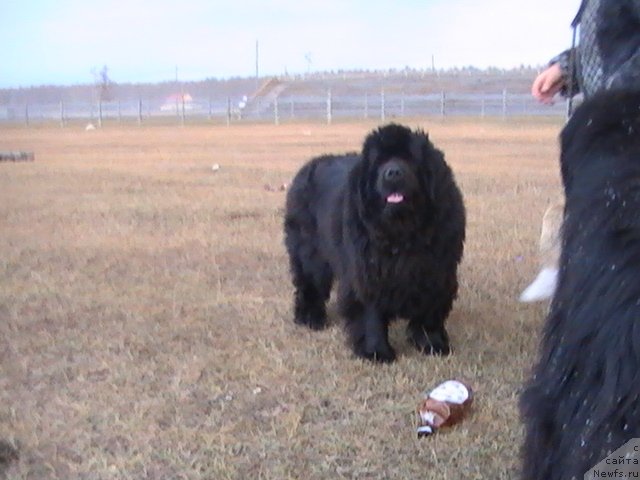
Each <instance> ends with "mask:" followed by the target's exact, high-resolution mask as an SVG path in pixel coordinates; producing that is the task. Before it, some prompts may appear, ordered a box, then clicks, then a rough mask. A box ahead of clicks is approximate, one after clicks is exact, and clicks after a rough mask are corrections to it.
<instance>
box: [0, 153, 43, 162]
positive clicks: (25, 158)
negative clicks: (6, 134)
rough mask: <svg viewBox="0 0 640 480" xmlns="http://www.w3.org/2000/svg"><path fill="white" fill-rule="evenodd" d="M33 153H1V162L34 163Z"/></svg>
mask: <svg viewBox="0 0 640 480" xmlns="http://www.w3.org/2000/svg"><path fill="white" fill-rule="evenodd" d="M35 158H36V157H35V155H34V154H33V152H0V162H33V161H34V160H35Z"/></svg>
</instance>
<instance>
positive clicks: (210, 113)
mask: <svg viewBox="0 0 640 480" xmlns="http://www.w3.org/2000/svg"><path fill="white" fill-rule="evenodd" d="M212 117H213V113H212V110H211V94H209V115H208V116H207V118H208V119H209V121H211V118H212Z"/></svg>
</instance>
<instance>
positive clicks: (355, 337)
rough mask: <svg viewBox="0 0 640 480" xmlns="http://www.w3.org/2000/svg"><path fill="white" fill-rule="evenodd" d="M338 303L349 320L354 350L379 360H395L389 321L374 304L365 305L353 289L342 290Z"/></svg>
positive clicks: (363, 356)
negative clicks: (390, 341) (390, 339)
mask: <svg viewBox="0 0 640 480" xmlns="http://www.w3.org/2000/svg"><path fill="white" fill-rule="evenodd" d="M338 303H339V307H340V311H341V313H342V315H344V317H345V318H346V321H347V324H346V326H347V330H348V332H349V337H350V339H351V345H352V348H353V352H354V353H355V354H356V355H357V356H358V357H361V358H366V359H368V360H373V361H377V362H393V361H394V360H395V359H396V352H395V351H394V350H393V348H392V347H391V345H390V344H389V332H388V325H389V321H388V319H387V318H385V317H384V316H383V315H382V314H381V313H380V312H379V311H378V309H377V308H375V306H373V305H364V304H363V303H362V302H360V301H359V300H357V299H356V297H355V295H354V294H353V292H352V291H346V292H342V291H341V292H340V295H339V298H338Z"/></svg>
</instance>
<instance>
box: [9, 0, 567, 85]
mask: <svg viewBox="0 0 640 480" xmlns="http://www.w3.org/2000/svg"><path fill="white" fill-rule="evenodd" d="M579 3H580V2H579V0H421V1H418V0H395V1H375V0H369V1H364V0H231V1H222V0H182V1H169V0H155V1H142V0H126V1H125V0H106V1H95V0H93V1H92V0H0V88H6V87H18V86H30V85H43V84H58V85H60V84H73V83H91V82H92V81H93V76H92V73H91V72H92V70H94V71H95V70H99V69H100V68H102V66H103V65H107V66H108V68H109V74H110V77H111V79H112V80H114V81H115V82H148V81H162V80H171V79H174V78H175V75H176V69H177V73H178V78H179V79H181V80H201V79H204V78H208V77H216V78H227V77H231V76H243V77H244V76H252V75H255V69H256V41H258V44H259V55H258V58H259V71H260V75H271V74H281V73H284V72H288V73H303V72H307V71H308V70H310V71H324V70H339V69H386V68H404V67H405V66H409V67H412V68H430V67H431V61H432V56H433V58H434V60H435V66H436V67H437V68H448V67H452V66H467V65H473V66H477V67H480V68H485V67H488V66H497V67H512V66H518V65H520V64H525V65H539V64H543V63H545V62H546V61H547V60H548V59H549V58H550V57H552V56H553V55H555V54H556V53H559V52H560V51H561V50H563V49H564V48H567V47H568V45H569V43H570V40H571V29H570V27H569V24H570V22H571V19H572V18H573V15H574V14H575V11H576V10H577V7H578V4H579Z"/></svg>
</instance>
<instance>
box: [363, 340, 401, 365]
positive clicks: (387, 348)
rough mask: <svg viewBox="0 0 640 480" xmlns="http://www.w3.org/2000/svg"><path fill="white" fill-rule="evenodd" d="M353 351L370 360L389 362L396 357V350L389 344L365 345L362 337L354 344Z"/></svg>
mask: <svg viewBox="0 0 640 480" xmlns="http://www.w3.org/2000/svg"><path fill="white" fill-rule="evenodd" d="M353 351H354V353H355V354H356V355H357V356H358V357H360V358H365V359H367V360H371V361H372V362H380V363H391V362H393V361H395V359H396V352H395V350H394V349H393V348H392V347H391V345H389V344H387V345H383V344H381V345H377V346H376V347H373V348H371V347H367V346H366V345H365V341H364V338H363V339H361V340H359V341H357V342H356V343H355V344H354V347H353Z"/></svg>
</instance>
